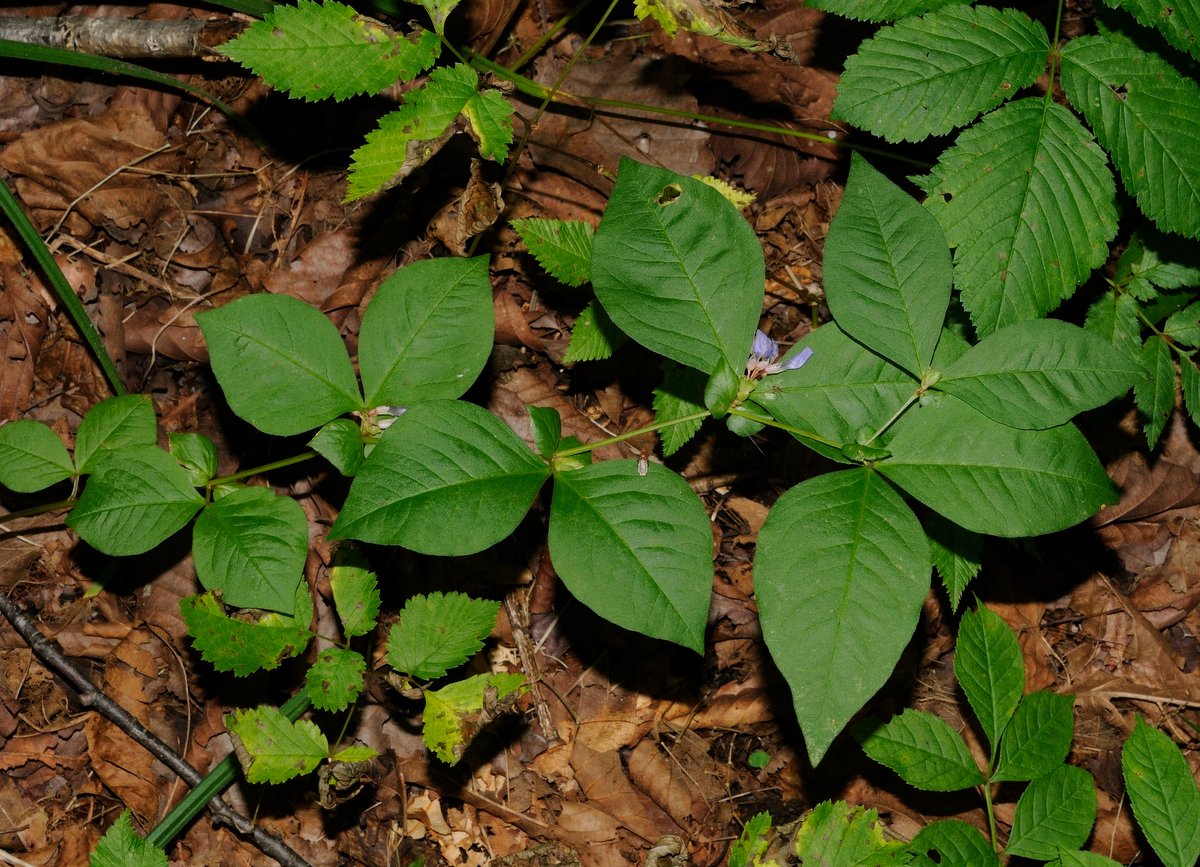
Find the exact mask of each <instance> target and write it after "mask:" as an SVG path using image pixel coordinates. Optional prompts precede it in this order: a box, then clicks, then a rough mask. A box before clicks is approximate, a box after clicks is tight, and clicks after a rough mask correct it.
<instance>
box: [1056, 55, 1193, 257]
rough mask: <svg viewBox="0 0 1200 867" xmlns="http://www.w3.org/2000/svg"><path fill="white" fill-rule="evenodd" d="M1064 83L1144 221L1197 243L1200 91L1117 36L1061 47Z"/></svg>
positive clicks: (1170, 68) (1154, 57) (1070, 97)
mask: <svg viewBox="0 0 1200 867" xmlns="http://www.w3.org/2000/svg"><path fill="white" fill-rule="evenodd" d="M1061 79H1062V86H1063V90H1064V91H1066V94H1067V98H1068V99H1069V100H1070V101H1071V104H1072V105H1073V106H1075V108H1077V109H1079V111H1080V112H1081V113H1082V114H1083V116H1084V117H1085V118H1087V121H1088V123H1089V124H1091V126H1092V129H1093V130H1095V132H1096V138H1097V139H1099V140H1100V144H1101V145H1103V146H1104V149H1105V150H1107V151H1108V152H1109V153H1110V154H1112V159H1113V164H1114V165H1116V167H1117V172H1118V173H1119V174H1120V175H1121V182H1122V183H1123V184H1124V186H1125V189H1126V190H1127V191H1128V192H1129V193H1130V194H1131V195H1132V196H1133V197H1134V198H1135V199H1137V203H1138V207H1139V208H1141V210H1142V213H1144V214H1145V215H1146V216H1147V217H1149V218H1150V219H1152V220H1154V222H1155V223H1156V224H1157V225H1158V227H1159V228H1160V229H1163V230H1165V231H1168V232H1178V233H1180V234H1182V235H1186V236H1188V237H1191V238H1195V237H1198V236H1200V85H1197V84H1196V82H1194V81H1192V80H1190V79H1188V78H1185V77H1184V76H1183V75H1181V74H1180V73H1179V72H1178V71H1177V70H1176V69H1175V68H1174V67H1173V66H1171V65H1170V64H1169V63H1167V62H1166V61H1165V60H1163V59H1162V58H1160V57H1158V56H1157V55H1154V54H1150V53H1148V52H1145V51H1142V50H1141V49H1140V48H1138V47H1137V46H1136V45H1134V44H1133V43H1132V42H1130V41H1129V40H1127V39H1125V38H1123V37H1120V36H1117V35H1115V34H1108V35H1104V36H1081V37H1079V38H1077V39H1072V40H1071V41H1070V42H1068V43H1067V44H1066V45H1064V46H1063V49H1062V76H1061Z"/></svg>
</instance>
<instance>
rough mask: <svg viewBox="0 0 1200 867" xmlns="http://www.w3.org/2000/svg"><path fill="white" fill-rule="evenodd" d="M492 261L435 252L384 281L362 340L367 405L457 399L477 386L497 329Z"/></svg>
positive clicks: (360, 362)
mask: <svg viewBox="0 0 1200 867" xmlns="http://www.w3.org/2000/svg"><path fill="white" fill-rule="evenodd" d="M487 263H488V257H487V256H476V257H475V258H473V259H427V260H425V261H422V262H414V263H412V264H411V265H407V266H405V267H404V268H401V269H400V270H399V271H396V272H395V273H394V274H392V275H391V276H390V277H388V278H387V279H386V280H384V281H383V284H382V285H381V286H380V287H379V290H378V291H377V292H376V293H375V297H374V298H372V299H371V303H370V304H369V305H368V306H367V312H366V313H364V314H363V321H362V329H361V331H360V333H359V339H358V366H359V372H360V373H361V375H362V383H363V391H364V392H365V393H366V400H365V401H364V404H365V405H366V406H383V405H390V406H412V405H413V404H414V403H417V402H419V401H422V400H438V399H442V398H445V399H452V398H456V397H460V396H461V395H462V394H463V392H465V391H466V390H467V389H468V388H470V387H471V383H473V382H474V381H475V377H477V376H479V372H480V371H481V370H483V365H484V364H485V363H487V358H488V354H489V353H490V352H491V351H492V336H493V333H494V331H495V329H496V318H495V314H494V313H493V312H492V283H491V281H490V280H489V279H488V265H487Z"/></svg>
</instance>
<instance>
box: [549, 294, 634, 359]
mask: <svg viewBox="0 0 1200 867" xmlns="http://www.w3.org/2000/svg"><path fill="white" fill-rule="evenodd" d="M626 340H627V338H626V336H625V332H624V331H622V330H621V329H620V328H618V327H617V325H616V323H615V322H613V321H612V320H611V319H609V318H608V314H607V313H605V312H604V308H603V307H601V306H600V302H599V301H589V302H588V305H587V307H584V308H583V311H582V312H581V313H580V314H579V316H578V318H576V320H575V327H574V328H572V329H571V341H570V343H568V344H567V351H566V353H565V354H564V355H563V361H564V362H566V363H567V364H573V363H575V362H577V361H602V360H603V359H605V358H609V357H611V356H612V354H613V352H615V351H616V350H617V348H618V347H619V346H620V345H621V344H623V343H624V342H625V341H626Z"/></svg>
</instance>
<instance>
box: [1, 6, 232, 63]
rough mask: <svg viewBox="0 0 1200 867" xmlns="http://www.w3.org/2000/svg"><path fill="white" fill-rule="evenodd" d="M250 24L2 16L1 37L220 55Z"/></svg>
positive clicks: (160, 53)
mask: <svg viewBox="0 0 1200 867" xmlns="http://www.w3.org/2000/svg"><path fill="white" fill-rule="evenodd" d="M245 28H246V24H245V23H243V22H241V21H235V20H234V19H232V18H213V19H210V20H201V19H197V18H189V19H142V18H93V17H91V16H89V15H63V16H61V17H57V18H16V17H8V16H4V17H0V39H9V40H12V41H13V42H23V43H25V44H27V45H41V46H45V47H47V48H65V49H67V50H70V51H83V52H86V53H87V54H95V55H97V56H100V57H121V58H147V57H153V58H162V57H212V58H217V57H220V56H221V55H219V54H217V52H216V51H215V48H216V46H218V45H221V44H223V43H225V42H228V41H229V40H230V39H233V38H234V37H235V36H237V35H238V34H239V33H241V32H242V31H243V30H244V29H245Z"/></svg>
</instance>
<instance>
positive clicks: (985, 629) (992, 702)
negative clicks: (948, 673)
mask: <svg viewBox="0 0 1200 867" xmlns="http://www.w3.org/2000/svg"><path fill="white" fill-rule="evenodd" d="M954 676H955V677H957V678H958V683H959V686H961V687H962V691H963V693H965V694H966V696H967V701H968V702H970V705H971V710H973V711H974V712H975V718H976V719H978V720H979V724H980V726H982V728H983V733H984V735H986V736H987V740H988V744H989V745H990V746H991V755H992V757H993V758H994V757H995V755H996V749H997V747H998V746H999V745H1000V736H1001V735H1003V734H1004V729H1005V726H1007V725H1008V721H1009V719H1011V718H1012V715H1013V712H1014V711H1015V710H1016V709H1017V703H1018V702H1020V700H1021V693H1022V692H1024V691H1025V665H1024V663H1023V662H1022V661H1021V648H1020V646H1019V645H1018V644H1017V637H1016V636H1015V635H1014V634H1013V631H1012V630H1011V629H1009V628H1008V624H1007V623H1005V622H1004V621H1003V620H1002V619H1001V618H1000V615H998V614H996V613H995V612H993V611H992V610H991V609H990V608H988V607H987V606H984V605H980V606H979V607H978V608H977V609H975V610H974V611H967V612H965V613H964V614H963V616H962V621H961V622H960V623H959V627H958V644H957V646H956V648H955V653H954Z"/></svg>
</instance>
